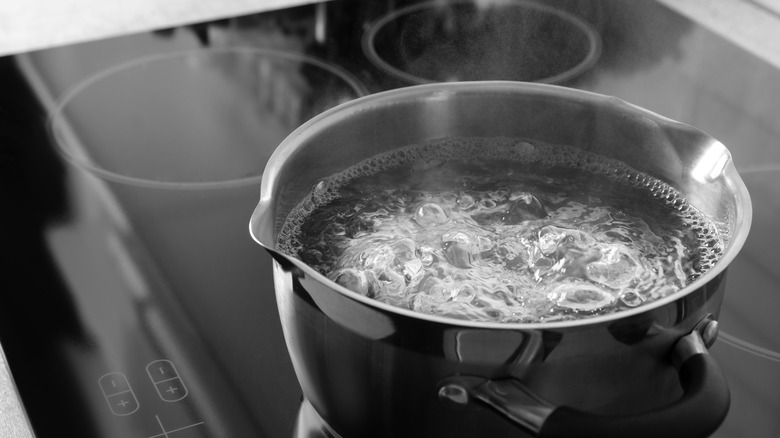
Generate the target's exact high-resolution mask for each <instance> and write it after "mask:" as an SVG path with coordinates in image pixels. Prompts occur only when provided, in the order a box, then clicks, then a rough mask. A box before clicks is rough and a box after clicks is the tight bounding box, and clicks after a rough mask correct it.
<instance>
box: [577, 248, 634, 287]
mask: <svg viewBox="0 0 780 438" xmlns="http://www.w3.org/2000/svg"><path fill="white" fill-rule="evenodd" d="M599 252H600V253H601V258H600V259H599V260H597V261H594V262H591V263H589V264H588V265H587V266H586V268H585V271H586V273H587V277H588V278H589V279H590V280H592V281H593V282H595V283H599V284H602V285H604V286H607V287H609V288H612V289H622V288H624V287H626V286H628V285H629V284H630V283H631V282H632V281H634V280H637V279H638V277H639V276H640V275H641V273H642V271H643V269H642V266H641V264H640V263H639V261H638V260H637V259H636V256H635V255H633V254H632V253H631V251H630V250H629V249H628V248H627V247H625V246H623V245H621V244H617V243H616V244H602V245H599Z"/></svg>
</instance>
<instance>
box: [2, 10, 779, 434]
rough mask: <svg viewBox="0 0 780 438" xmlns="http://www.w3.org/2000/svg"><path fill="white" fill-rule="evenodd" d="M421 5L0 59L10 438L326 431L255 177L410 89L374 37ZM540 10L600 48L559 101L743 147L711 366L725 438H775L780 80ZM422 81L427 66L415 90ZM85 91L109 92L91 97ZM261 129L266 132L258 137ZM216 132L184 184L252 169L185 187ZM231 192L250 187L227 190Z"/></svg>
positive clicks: (190, 29)
mask: <svg viewBox="0 0 780 438" xmlns="http://www.w3.org/2000/svg"><path fill="white" fill-rule="evenodd" d="M413 3H414V2H406V1H386V2H384V1H372V2H360V1H347V0H336V1H332V2H327V3H315V4H310V5H304V6H297V7H294V8H287V9H280V10H277V11H268V12H263V13H260V14H255V15H247V16H239V17H230V18H226V19H224V20H219V21H215V22H206V23H196V24H193V25H190V26H183V27H180V28H174V29H162V30H158V31H154V32H149V33H141V34H133V35H127V36H122V37H117V38H112V39H106V40H100V41H93V42H88V43H82V44H76V45H71V46H65V47H59V48H55V49H48V50H41V51H36V52H30V53H26V54H21V55H18V56H14V57H6V58H2V59H0V74H2V78H3V84H4V86H3V87H0V96H2V102H0V110H1V112H0V119H1V120H0V123H1V124H0V126H2V131H3V132H2V133H0V142H2V143H4V145H3V146H4V147H3V152H2V154H3V156H2V168H0V178H2V179H1V180H0V181H2V184H0V186H1V188H0V193H3V195H4V199H5V204H6V205H7V208H6V209H5V210H4V212H3V214H2V215H0V216H2V220H3V222H2V227H0V229H2V232H3V236H4V238H3V245H4V249H5V251H3V252H4V255H3V259H2V260H3V272H4V275H3V279H4V280H3V285H2V287H1V288H0V289H1V290H2V293H1V294H0V297H1V298H0V299H2V300H3V301H2V303H0V342H2V348H3V350H4V352H5V357H6V365H7V368H6V369H7V370H9V371H10V377H9V380H8V383H9V385H7V386H8V387H9V388H10V392H7V394H8V396H9V397H10V398H12V399H15V400H18V401H20V402H21V405H20V406H21V408H22V409H21V410H17V411H15V412H17V414H19V413H20V414H19V415H17V416H14V415H12V414H9V415H8V416H6V417H5V418H6V419H8V423H9V424H10V423H13V424H15V426H12V427H13V429H9V430H14V432H13V433H14V434H15V435H14V436H19V437H24V436H32V435H31V434H32V433H34V435H35V436H38V437H50V436H62V435H63V434H64V435H67V436H81V437H85V438H89V437H118V438H152V437H174V438H185V437H203V438H205V437H209V438H212V437H289V436H293V435H296V434H297V436H318V435H319V436H327V435H328V434H331V435H333V432H332V431H328V430H327V428H322V427H319V428H318V426H316V424H317V418H316V412H314V413H312V412H311V411H310V406H308V405H307V404H305V403H304V404H303V405H302V395H301V390H300V387H299V385H298V382H297V380H296V377H295V374H294V372H293V367H292V363H291V362H290V359H289V357H288V355H287V352H286V348H285V345H284V339H283V336H282V330H281V323H280V321H279V316H278V313H277V310H276V301H275V299H274V293H273V282H272V278H271V269H272V268H271V260H270V257H269V256H268V255H267V254H266V253H265V252H264V251H263V250H262V248H260V247H259V246H258V245H256V244H254V242H252V241H251V239H250V237H249V234H248V232H247V228H246V224H247V223H248V220H249V217H250V215H251V212H252V209H253V208H254V204H255V197H256V196H258V195H259V190H258V187H259V176H258V175H259V174H260V173H261V172H262V166H263V163H264V160H265V159H267V157H268V155H270V153H271V152H272V150H273V147H274V145H275V144H277V143H278V141H280V140H281V139H282V138H284V136H285V135H286V134H287V133H289V132H290V131H292V129H294V128H295V127H296V126H297V125H298V124H300V123H301V122H302V121H303V120H304V119H305V118H307V117H311V116H313V115H314V114H316V113H317V112H318V111H322V110H324V109H326V108H328V107H331V106H333V105H336V104H338V103H340V102H342V101H344V100H347V99H352V98H355V97H357V96H360V95H364V94H368V93H374V92H379V91H383V90H387V89H391V88H397V87H402V86H408V85H414V80H415V79H414V77H412V78H410V77H409V76H408V75H407V76H404V75H400V76H399V75H398V74H394V72H393V71H391V70H392V69H390V70H389V69H388V68H387V65H386V64H383V63H381V62H379V63H378V62H376V60H375V59H373V60H372V57H376V56H377V54H376V53H373V54H372V53H371V50H372V49H369V48H368V47H367V46H366V44H365V39H364V36H365V35H366V34H367V32H370V31H371V29H372V25H373V24H375V23H377V22H380V21H381V20H385V21H387V18H386V17H387V16H388V15H392V14H393V13H394V11H397V10H399V9H400V8H402V7H405V6H409V5H412V4H413ZM545 3H547V6H551V7H555V8H557V9H560V10H562V11H565V13H566V14H570V15H571V16H574V17H576V18H577V19H578V20H580V21H581V22H584V23H586V24H587V28H588V29H590V30H593V31H594V32H596V34H597V35H598V47H597V50H596V51H595V52H593V53H590V55H591V56H592V58H590V59H589V60H588V61H577V62H575V63H574V64H572V65H580V64H582V65H583V67H582V68H580V70H579V71H577V72H576V74H574V75H570V76H566V77H565V78H563V80H562V81H561V82H560V83H559V85H562V86H567V87H574V88H581V89H584V90H590V91H595V92H598V93H602V94H607V95H612V96H616V97H618V98H621V99H624V100H626V101H628V102H631V103H634V104H637V105H639V106H642V107H645V108H647V109H650V110H652V111H655V112H657V113H659V114H663V115H665V116H668V117H670V118H673V119H676V120H679V121H681V122H684V123H688V124H691V125H693V126H696V127H697V128H700V129H702V130H704V131H706V132H708V133H709V134H711V135H713V136H714V137H716V138H718V139H719V140H721V141H722V142H723V143H724V144H725V145H727V147H728V148H729V150H730V151H731V152H732V154H733V157H734V161H735V163H736V165H737V168H738V170H739V171H740V173H741V174H742V175H743V178H744V180H745V183H746V184H747V186H748V189H749V190H750V193H751V196H752V200H753V205H754V219H753V228H752V231H751V235H750V237H749V238H748V242H747V244H746V246H745V248H744V249H743V250H742V253H741V254H740V256H739V257H737V259H736V260H735V261H734V263H733V265H732V266H730V267H729V276H728V285H727V293H726V299H725V302H724V305H723V309H722V314H721V316H720V328H721V333H720V335H719V338H718V340H717V341H716V343H715V345H714V346H713V347H712V349H711V352H712V353H713V355H714V356H716V357H717V359H718V360H719V362H720V364H721V366H722V368H723V370H724V372H725V374H726V377H727V379H728V381H729V385H730V389H731V394H732V402H731V409H730V412H729V415H728V417H727V418H726V420H725V422H724V423H723V425H722V426H721V428H720V429H719V430H718V431H717V432H716V433H715V434H714V436H715V437H720V438H731V437H744V436H751V437H772V436H778V435H779V434H780V421H779V420H778V419H777V416H776V412H777V410H778V409H779V408H780V318H777V316H776V315H777V314H778V312H779V311H780V300H779V299H778V294H777V292H776V291H777V290H778V288H777V286H778V282H779V281H780V278H779V277H778V274H777V272H778V267H779V266H780V265H778V264H777V261H776V257H775V256H774V253H775V248H777V247H780V242H778V234H777V233H776V232H775V229H774V223H775V220H774V219H775V218H776V217H777V216H778V214H780V141H778V139H780V132H778V130H779V129H780V128H778V127H780V120H779V119H778V117H780V98H779V97H780V70H778V68H777V67H775V66H774V65H773V64H772V63H770V62H767V61H766V60H765V59H763V58H762V57H760V56H757V55H755V54H753V53H751V52H749V51H747V50H745V49H744V48H742V47H741V46H739V45H736V44H734V43H732V42H731V41H730V40H729V39H727V38H725V37H724V36H723V35H722V34H720V33H718V32H715V31H712V30H710V29H709V28H708V27H706V26H703V25H702V24H701V23H699V22H697V21H694V20H691V19H688V18H686V17H685V16H683V15H681V14H680V13H679V12H677V11H675V10H672V9H669V8H668V7H666V6H665V5H664V4H662V3H658V2H655V1H642V2H621V1H612V0H610V1H584V2H575V1H571V2H569V1H551V2H545ZM392 25H393V24H392V23H391V24H390V26H392ZM397 27H398V28H399V29H400V28H401V26H397ZM41 31H46V30H44V29H42V30H41ZM398 32H399V33H396V34H391V36H390V37H388V38H389V39H390V42H385V43H384V46H382V47H383V48H382V49H381V50H392V51H393V54H388V55H387V58H385V59H386V61H387V63H392V65H395V66H396V67H397V68H398V69H400V68H404V66H408V63H405V61H404V59H405V58H404V57H405V56H410V55H409V53H410V51H412V52H413V51H414V50H415V48H414V47H406V45H405V44H406V41H407V40H406V39H405V37H404V35H402V32H401V31H398ZM579 38H580V42H581V41H582V39H583V38H585V37H583V36H580V37H579ZM464 44H465V43H464ZM468 44H485V41H484V40H483V41H480V39H479V38H473V39H471V40H470V42H469V43H468ZM586 47H587V46H586ZM381 50H380V53H379V56H384V53H383V52H381ZM541 50H545V49H544V48H542V49H541ZM486 51H487V49H484V48H482V49H480V48H479V47H476V48H475V47H470V48H469V49H468V50H465V49H464V50H463V54H464V56H465V55H466V54H469V55H470V56H477V55H475V54H479V53H480V52H486ZM206 52H208V53H209V55H207V56H202V54H203V53H206ZM215 52H217V53H220V54H223V55H224V54H225V53H231V54H232V55H231V56H213V53H215ZM182 53H188V54H190V55H189V56H188V57H186V58H181V57H180V54H182ZM194 53H198V54H199V55H195V56H192V54H194ZM236 53H237V54H238V55H236ZM584 53H585V55H588V53H589V52H588V49H585V50H584ZM572 56H580V55H572ZM499 58H500V57H499ZM311 59H313V60H314V61H310V60H311ZM486 59H487V58H486ZM490 59H492V61H490V62H493V63H495V62H497V61H496V59H498V58H495V57H493V58H490ZM171 60H174V61H173V62H170V65H168V64H165V63H166V61H171ZM289 62H293V63H294V64H295V65H297V66H300V65H306V66H307V68H306V69H300V70H296V69H294V68H290V67H289ZM435 64H436V65H435V66H433V67H432V68H434V69H435V70H436V72H437V74H441V73H442V69H444V73H445V76H444V77H445V78H447V80H459V78H458V77H457V74H455V73H452V74H453V75H454V76H446V74H448V70H446V69H447V68H451V66H448V65H446V64H444V63H435ZM559 65H563V64H562V63H559ZM157 66H163V67H162V68H158V67H157ZM423 67H424V66H423ZM423 67H421V66H420V65H419V64H417V65H415V66H413V68H416V69H417V70H415V72H416V74H415V75H414V76H415V77H416V76H420V75H421V73H420V71H421V70H420V68H423ZM410 68H411V67H410ZM564 68H565V67H564ZM300 71H305V73H304V74H300ZM127 72H129V73H128V74H125V73H127ZM396 73H397V72H396ZM194 76H197V78H196V79H193V77H194ZM139 77H141V78H142V79H140V80H138V78H139ZM547 77H549V76H547ZM432 78H433V79H430V80H439V79H437V77H436V76H432ZM438 78H441V76H438ZM521 80H524V79H521ZM527 80H537V81H544V77H542V76H539V77H532V78H529V79H527ZM85 81H87V82H86V83H87V84H91V85H92V86H93V87H92V88H89V87H86V86H85V85H84V84H85ZM133 81H135V82H133ZM94 86H105V88H106V89H107V90H111V91H110V92H106V93H102V94H100V96H98V97H95V98H94V99H92V98H83V99H82V96H85V95H86V93H87V92H86V91H85V90H91V89H94ZM226 93H227V94H226ZM224 96H228V97H224ZM64 102H69V103H72V107H73V109H72V112H69V113H68V117H69V120H71V121H72V124H71V125H69V126H68V127H67V129H65V130H64V131H58V132H54V133H52V132H51V131H50V130H49V122H50V120H51V117H52V115H53V114H57V112H58V111H63V110H65V105H66V103H64ZM82 102H83V103H82ZM150 102H151V103H150ZM247 102H251V103H247ZM117 106H122V107H123V108H124V107H126V108H128V112H127V116H125V119H126V120H127V121H128V122H129V125H130V128H126V127H125V128H120V127H119V126H117V125H115V124H113V123H112V122H111V120H110V118H108V117H105V118H103V117H104V116H105V113H106V112H105V111H104V109H105V108H108V107H117ZM302 108H304V109H305V108H308V112H307V111H303V110H302ZM67 111H71V107H70V106H69V107H68V108H67ZM257 114H266V115H267V114H271V115H272V116H273V118H274V120H273V121H269V122H262V123H260V124H261V125H262V129H260V130H259V131H258V130H257V129H258V128H256V127H253V128H249V127H248V126H255V125H254V124H253V123H250V122H253V121H257V120H258V119H256V118H251V117H255V116H256V115H257ZM247 117H250V119H246V118H247ZM149 120H155V121H160V125H161V126H166V127H168V129H167V130H166V133H165V134H159V135H169V136H170V138H169V141H166V144H169V145H171V146H170V149H165V150H164V151H162V152H161V151H159V150H155V151H153V150H147V151H146V152H144V154H141V155H139V156H134V157H128V156H123V155H122V153H123V152H122V151H126V150H127V148H129V147H131V145H132V147H134V148H136V147H143V145H147V144H151V143H152V141H151V139H152V136H154V135H158V134H156V133H151V132H150V131H148V130H144V129H140V128H138V127H139V126H146V125H144V124H145V123H149ZM263 120H267V119H263ZM133 126H135V127H136V128H133ZM204 136H213V137H208V138H207V139H206V140H208V141H204V144H208V143H212V144H213V143H220V142H225V143H227V142H228V139H229V141H230V142H233V143H235V144H237V145H238V147H237V149H236V150H234V151H232V152H231V153H230V155H229V156H228V154H224V153H217V154H212V153H211V152H213V151H211V150H210V149H208V148H207V147H206V146H204V149H203V150H199V151H198V154H197V156H198V157H200V158H199V159H193V160H190V161H193V162H195V163H200V164H201V165H203V164H204V163H206V165H205V166H204V167H203V168H201V169H200V170H198V169H195V171H194V173H193V174H194V175H202V174H203V172H211V171H212V170H214V169H215V168H219V167H220V166H222V165H224V166H225V167H224V168H225V169H229V170H230V171H231V172H232V171H234V167H231V166H232V164H231V163H240V164H241V166H239V167H240V168H241V169H240V172H239V173H240V175H238V176H236V177H233V176H231V177H229V178H223V177H222V176H220V175H217V176H214V178H213V179H207V180H205V181H206V183H205V184H200V185H199V184H197V182H198V181H194V182H195V183H196V184H194V186H184V187H183V186H177V184H176V182H175V178H173V179H168V178H169V177H170V174H169V171H170V169H177V172H178V169H180V168H181V167H182V166H183V164H182V163H183V162H184V161H185V160H184V159H182V158H181V156H179V155H177V153H181V152H180V151H178V150H177V149H176V145H177V144H181V143H196V142H198V141H200V140H203V139H204ZM166 138H167V137H166ZM63 139H65V141H66V142H68V144H78V145H82V146H83V145H88V144H100V145H104V146H105V149H103V148H102V147H101V149H100V153H103V152H104V151H110V152H105V153H107V154H110V157H109V158H111V159H110V160H108V161H110V162H111V164H110V165H107V167H103V166H102V165H101V166H98V167H100V169H102V170H103V172H101V171H98V172H95V169H90V168H89V166H86V167H85V166H84V165H83V163H82V162H80V161H79V160H80V156H79V153H83V152H84V151H83V149H80V148H79V147H77V148H75V149H72V150H65V151H63V150H62V149H61V147H60V146H61V145H57V144H56V143H57V142H58V141H63ZM258 141H262V142H265V143H267V145H266V146H263V148H265V149H264V151H263V152H261V153H260V154H259V155H256V154H254V153H248V152H247V150H248V149H246V148H244V149H242V147H243V145H254V144H255V143H256V142H258ZM141 150H143V149H141ZM114 154H118V155H114ZM139 157H140V158H139ZM151 157H154V159H151ZM189 158H192V157H189ZM230 159H232V160H233V161H228V160H230ZM112 160H113V161H112ZM134 160H135V161H134ZM150 162H151V163H152V166H147V165H148V164H149V163H150ZM209 164H211V165H209ZM155 166H157V167H155ZM100 169H99V170H100ZM204 169H205V170H204ZM177 175H178V174H177ZM181 175H185V174H183V173H182V174H181ZM184 177H185V176H182V178H184ZM186 177H189V176H186ZM171 178H172V177H171ZM196 179H197V178H196ZM236 179H238V180H242V181H244V182H245V183H246V184H244V183H242V184H231V183H230V182H229V181H233V180H236ZM139 181H140V183H139ZM143 181H147V182H148V181H151V183H148V184H146V183H143ZM172 181H173V182H172ZM210 181H223V182H224V181H228V183H226V184H219V183H218V184H216V185H214V184H210V183H209V182H210ZM190 182H192V181H190ZM201 182H203V181H201ZM254 184H258V185H254ZM215 230H218V231H215ZM206 231H208V232H206ZM11 378H12V380H10V379H11ZM14 385H15V386H14ZM14 396H18V399H17V398H16V397H14ZM9 412H11V411H9ZM14 419H16V420H18V421H16V420H14ZM310 423H311V424H314V426H311V424H310ZM296 424H297V426H296ZM307 427H309V429H308V430H307V429H306V428H307ZM306 434H309V435H306Z"/></svg>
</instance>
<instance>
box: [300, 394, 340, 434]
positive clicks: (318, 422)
mask: <svg viewBox="0 0 780 438" xmlns="http://www.w3.org/2000/svg"><path fill="white" fill-rule="evenodd" d="M292 436H293V438H342V436H341V435H339V434H337V433H336V432H335V431H333V429H331V427H330V426H328V424H327V423H326V422H325V420H323V419H322V417H320V414H318V413H317V411H316V410H315V409H314V406H312V405H311V403H309V401H308V400H306V399H305V398H304V399H303V402H301V407H300V408H299V409H298V416H297V417H296V419H295V429H293V435H292Z"/></svg>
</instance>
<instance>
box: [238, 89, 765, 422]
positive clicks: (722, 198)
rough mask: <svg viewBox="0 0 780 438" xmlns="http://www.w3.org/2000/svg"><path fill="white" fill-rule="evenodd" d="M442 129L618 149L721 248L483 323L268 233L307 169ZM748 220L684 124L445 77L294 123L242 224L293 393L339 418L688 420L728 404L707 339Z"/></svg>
mask: <svg viewBox="0 0 780 438" xmlns="http://www.w3.org/2000/svg"><path fill="white" fill-rule="evenodd" d="M451 136H452V137H459V136H465V137H523V138H533V139H538V140H541V141H544V142H547V143H553V144H567V145H571V146H575V147H579V148H582V149H584V150H588V151H592V152H594V153H597V154H601V155H605V156H607V157H612V158H615V159H618V160H621V161H624V162H625V163H627V164H628V165H630V166H632V167H634V168H635V169H637V170H640V171H642V172H645V173H647V174H650V175H652V176H654V177H656V178H659V179H661V180H663V181H665V182H667V183H669V184H671V185H672V186H674V187H676V188H677V189H678V190H680V191H681V192H682V193H683V194H684V195H685V196H686V197H687V199H688V201H689V202H690V203H692V204H693V205H695V206H696V207H697V208H699V209H700V210H702V211H703V212H704V213H705V214H707V215H709V216H710V217H712V218H713V219H714V220H715V221H716V222H717V223H718V224H719V226H720V227H721V229H722V232H723V236H724V237H725V240H726V242H725V250H724V253H723V254H722V257H721V258H720V259H719V261H718V262H717V263H716V264H715V265H714V267H713V268H712V269H711V270H709V271H707V272H706V274H704V275H702V276H701V277H700V278H698V279H697V280H696V281H694V282H692V283H691V284H689V285H688V286H686V287H684V288H683V289H681V290H679V291H678V292H676V293H674V294H672V295H670V296H668V297H666V298H663V299H660V300H658V301H655V302H652V303H648V304H645V305H642V306H639V307H637V308H633V309H630V310H626V311H622V312H618V313H614V314H610V315H606V316H597V317H591V318H587V319H581V320H574V321H566V322H550V323H535V324H500V323H484V322H474V321H462V320H455V319H447V318H443V317H437V316H431V315H426V314H421V313H416V312H413V311H409V310H405V309H400V308H396V307H392V306H389V305H386V304H383V303H380V302H377V301H374V300H372V299H370V298H366V297H364V296H362V295H359V294H357V293H354V292H352V291H350V290H348V289H346V288H344V287H342V286H340V285H338V284H336V283H334V282H332V281H330V280H328V279H327V278H326V277H325V276H323V275H321V274H319V273H318V272H316V271H315V270H314V269H312V268H311V267H309V266H307V265H306V264H304V263H302V262H301V261H299V260H298V259H296V258H294V257H290V256H289V255H286V254H282V253H280V252H279V251H278V250H277V246H276V241H277V236H278V232H279V229H280V227H281V225H282V223H283V222H284V220H285V217H286V215H287V214H288V212H289V211H290V210H291V209H292V208H293V207H294V206H295V205H296V204H297V203H298V202H299V201H300V200H301V199H302V198H303V197H304V196H305V195H306V194H307V193H308V192H309V191H310V189H311V188H312V186H313V185H314V184H316V183H317V181H318V180H320V179H321V178H324V177H326V176H329V175H331V174H333V173H335V172H338V171H341V170H343V169H345V168H346V167H348V166H351V165H353V164H355V163H357V162H359V161H361V160H364V159H366V158H369V157H372V156H374V155H376V154H378V153H381V152H384V151H387V150H390V149H394V148H397V147H400V146H405V145H409V144H414V143H419V142H424V141H428V140H432V139H437V138H442V137H451ZM750 221H751V204H750V198H749V195H748V192H747V190H746V188H745V186H744V184H743V183H742V180H741V179H740V176H739V175H738V173H737V171H736V170H735V167H734V164H733V162H732V159H731V155H730V153H729V151H728V150H727V148H726V147H725V146H724V145H723V144H721V143H720V142H718V141H717V140H715V139H714V138H712V137H710V136H709V135H707V134H705V133H703V132H701V131H699V130H697V129H695V128H692V127H690V126H687V125H684V124H681V123H678V122H675V121H672V120H669V119H667V118H664V117H662V116H659V115H657V114H654V113H652V112H650V111H647V110H644V109H641V108H638V107H636V106H633V105H631V104H628V103H625V102H623V101H621V100H619V99H615V98H611V97H607V96H602V95H597V94H594V93H589V92H585V91H579V90H575V89H570V88H563V87H558V86H553V85H542V84H530V83H521V82H461V83H442V84H430V85H420V86H414V87H409V88H402V89H398V90H393V91H388V92H383V93H379V94H374V95H369V96H366V97H363V98H360V99H357V100H354V101H351V102H348V103H345V104H342V105H340V106H338V107H336V108H334V109H332V110H329V111H327V112H325V113H323V114H321V115H319V116H317V117H315V118H313V119H312V120H310V121H309V122H307V123H305V124H304V125H302V126H301V127H300V128H299V129H297V130H296V131H295V132H293V133H292V134H291V135H290V136H289V137H287V139H286V140H285V141H284V142H283V143H282V144H281V145H280V146H279V147H278V149H277V150H276V151H275V153H274V154H273V156H272V157H271V158H270V160H269V161H268V164H267V167H266V169H265V173H264V175H263V180H262V183H261V190H260V201H259V204H258V206H257V208H256V210H255V212H254V214H253V216H252V218H251V223H250V228H251V234H252V236H253V237H254V239H255V240H256V241H257V242H258V243H260V244H261V245H262V246H263V247H265V248H266V249H267V250H268V251H269V252H270V253H271V254H272V255H273V257H274V264H275V266H274V281H275V290H276V296H277V303H278V305H279V312H280V314H281V320H282V324H283V329H284V335H285V338H286V342H287V347H288V349H289V353H290V355H291V357H292V360H293V364H294V366H295V372H296V374H297V376H298V379H299V381H300V384H301V387H302V389H303V394H304V396H305V397H306V399H307V400H308V402H310V403H311V406H313V408H314V410H316V412H317V413H318V414H319V415H320V416H321V417H322V418H323V419H324V421H325V422H327V425H328V427H329V428H330V429H331V430H332V432H334V433H336V434H338V435H341V436H343V437H365V436H372V437H410V436H448V437H455V436H457V437H483V436H493V437H497V436H540V437H562V436H591V437H618V436H619V437H624V436H631V437H657V436H667V437H668V436H685V437H694V436H706V435H709V434H710V433H712V432H713V431H714V430H715V429H717V427H718V426H719V425H720V423H721V421H722V420H723V418H724V417H725V415H726V413H727V411H728V405H729V391H728V386H727V382H726V381H725V379H724V377H723V375H722V373H721V372H720V369H719V367H718V364H717V362H716V361H715V360H714V359H713V357H712V356H710V355H709V354H708V351H707V348H708V346H709V345H710V344H711V343H712V342H713V341H714V340H715V338H716V336H717V318H718V314H719V311H720V306H721V302H722V300H723V295H724V293H725V280H726V271H727V267H728V265H729V263H730V262H731V261H732V260H733V259H734V257H736V255H737V253H738V252H739V250H740V248H741V247H742V245H743V243H744V241H745V238H746V236H747V234H748V230H749V227H750Z"/></svg>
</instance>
